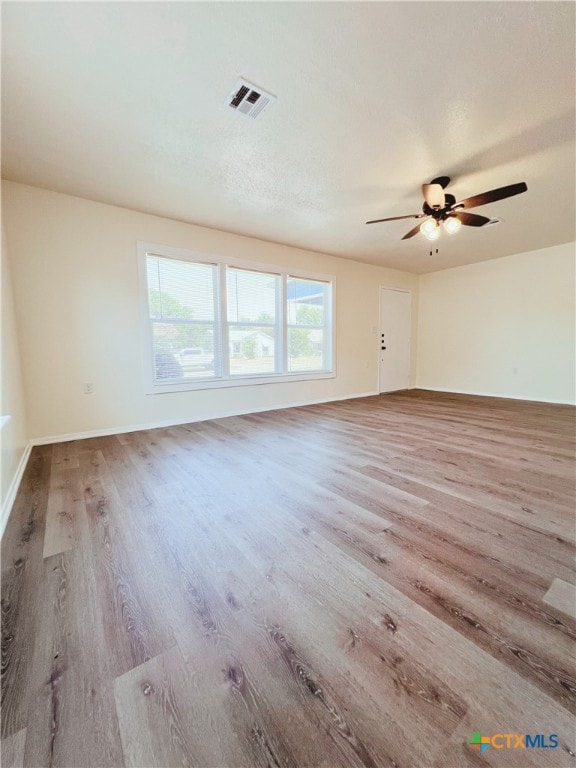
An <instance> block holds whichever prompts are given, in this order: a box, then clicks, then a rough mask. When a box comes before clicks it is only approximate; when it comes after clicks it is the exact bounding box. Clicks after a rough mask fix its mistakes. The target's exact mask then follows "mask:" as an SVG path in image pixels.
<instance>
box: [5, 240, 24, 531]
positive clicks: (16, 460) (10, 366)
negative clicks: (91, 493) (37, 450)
mask: <svg viewBox="0 0 576 768" xmlns="http://www.w3.org/2000/svg"><path fill="white" fill-rule="evenodd" d="M1 337H2V344H1V347H2V360H1V364H2V375H1V377H0V415H1V416H2V417H6V416H9V417H10V418H9V420H7V421H6V422H5V423H4V425H3V427H2V431H1V433H0V440H1V445H2V450H1V453H2V471H1V475H0V502H1V509H2V513H1V515H0V531H3V530H4V525H5V523H6V519H7V512H8V507H9V506H10V504H11V501H12V499H13V496H14V493H15V491H16V480H17V474H18V469H19V468H22V464H21V462H22V459H23V456H24V453H25V450H26V444H27V431H26V413H25V406H24V390H23V387H22V378H21V373H20V355H19V350H18V343H17V334H16V321H15V316H14V300H13V295H12V278H11V274H10V261H9V258H8V252H7V246H6V240H5V237H4V231H2V311H1Z"/></svg>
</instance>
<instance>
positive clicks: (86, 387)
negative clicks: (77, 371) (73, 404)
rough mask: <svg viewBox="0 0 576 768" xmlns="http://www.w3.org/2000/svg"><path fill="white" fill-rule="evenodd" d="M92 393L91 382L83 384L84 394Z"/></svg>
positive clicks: (92, 385) (92, 386)
mask: <svg viewBox="0 0 576 768" xmlns="http://www.w3.org/2000/svg"><path fill="white" fill-rule="evenodd" d="M93 392H94V384H93V383H92V382H91V381H85V382H84V394H85V395H91V394H92V393H93Z"/></svg>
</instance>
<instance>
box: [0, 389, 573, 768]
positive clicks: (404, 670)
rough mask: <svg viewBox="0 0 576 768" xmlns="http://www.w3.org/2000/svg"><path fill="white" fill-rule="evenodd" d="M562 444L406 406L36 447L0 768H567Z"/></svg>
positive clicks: (535, 410)
mask: <svg viewBox="0 0 576 768" xmlns="http://www.w3.org/2000/svg"><path fill="white" fill-rule="evenodd" d="M574 427H575V420H574V409H572V408H570V407H567V406H557V405H545V404H537V403H523V402H518V401H505V400H497V399H491V398H476V397H468V396H458V395H444V394H435V393H430V392H423V391H412V392H407V393H398V394H394V395H387V396H381V397H370V398H364V399H361V400H356V401H346V402H339V403H332V404H328V405H318V406H311V407H306V408H294V409H290V410H282V411H275V412H271V413H264V414H258V415H251V416H244V417H237V418H228V419H221V420H217V421H210V422H204V423H196V424H190V425H187V426H181V427H172V428H169V429H156V430H150V431H145V432H134V433H130V434H123V435H118V436H114V437H105V438H97V439H91V440H78V441H74V442H69V443H62V444H58V445H50V446H43V447H37V448H35V449H34V450H33V452H32V456H31V459H30V462H29V465H28V468H27V470H26V474H25V477H24V480H23V483H22V486H21V489H20V492H19V495H18V498H17V501H16V504H15V507H14V510H13V513H12V516H11V519H10V521H9V524H8V528H7V531H6V534H5V536H4V539H3V542H2V617H3V636H2V685H3V710H2V737H3V742H2V747H3V760H2V765H3V766H6V767H7V766H15V765H18V766H21V765H26V766H67V767H69V768H72V767H76V766H124V765H125V766H138V767H139V768H142V767H144V766H162V767H167V766H200V767H204V766H215V767H221V766H226V767H230V768H231V767H232V766H234V768H236V766H262V767H264V766H270V767H271V768H280V767H281V766H282V767H285V766H286V767H288V766H325V767H328V766H346V767H347V768H348V767H349V766H370V767H372V766H395V767H396V768H408V767H411V766H414V767H418V768H432V767H434V768H441V767H442V766H448V767H449V768H457V766H486V765H489V766H495V768H497V767H498V766H513V767H517V768H526V766H574V765H576V758H575V753H576V739H575V736H574V724H575V721H574V713H575V712H576V674H575V668H574V656H573V652H574V647H575V644H574V640H575V638H576V622H575V621H574V618H573V617H572V616H570V613H571V611H573V610H574V603H573V599H572V598H571V595H573V585H574V584H575V583H576V581H575V571H574V567H575V549H574V533H575V532H574V503H575V497H574ZM553 585H555V586H553ZM474 731H479V732H480V733H481V734H482V735H492V734H495V733H504V734H507V733H517V734H525V733H530V734H537V733H542V734H545V735H548V734H549V733H554V734H558V738H559V746H558V748H557V749H505V750H497V749H494V748H492V747H490V748H488V750H486V752H484V754H482V755H480V752H479V751H478V750H477V749H474V748H473V747H471V746H469V745H468V743H467V742H468V741H470V740H471V739H472V734H473V732H474Z"/></svg>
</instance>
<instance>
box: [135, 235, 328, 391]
mask: <svg viewBox="0 0 576 768" xmlns="http://www.w3.org/2000/svg"><path fill="white" fill-rule="evenodd" d="M139 251H140V257H141V262H142V275H143V292H144V293H145V299H146V301H145V307H146V324H147V328H148V334H147V335H148V340H149V345H148V353H147V354H148V358H149V361H150V362H149V369H150V370H151V377H150V378H151V386H150V391H151V392H173V391H179V390H186V389H198V388H207V387H218V386H220V387H221V386H235V385H240V384H254V383H258V382H273V381H282V380H286V379H289V380H298V379H310V378H324V377H327V376H333V375H334V372H333V371H334V368H333V341H334V340H333V332H332V316H333V306H332V305H333V284H334V280H333V278H331V277H327V276H326V277H325V276H317V275H314V276H310V275H305V274H292V273H291V272H289V271H288V270H283V269H280V268H271V267H266V268H263V267H262V266H260V265H254V264H248V263H241V262H238V261H236V260H231V259H230V260H227V261H226V262H224V261H223V260H220V259H210V260H207V259H206V257H204V256H201V255H200V254H194V253H192V252H189V251H183V250H180V249H173V248H165V247H162V246H151V245H146V244H144V243H141V244H139Z"/></svg>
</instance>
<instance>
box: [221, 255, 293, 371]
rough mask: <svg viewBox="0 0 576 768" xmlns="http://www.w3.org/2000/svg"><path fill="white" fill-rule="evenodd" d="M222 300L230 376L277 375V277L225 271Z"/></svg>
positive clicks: (278, 311) (278, 364)
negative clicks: (224, 288) (225, 302)
mask: <svg viewBox="0 0 576 768" xmlns="http://www.w3.org/2000/svg"><path fill="white" fill-rule="evenodd" d="M226 296H227V317H228V349H229V359H230V375H231V376H249V375H253V376H255V375H262V374H274V373H278V372H280V370H281V367H282V362H281V361H282V357H281V339H282V337H281V330H282V327H281V320H282V310H281V308H279V299H280V275H274V274H268V273H265V272H254V271H251V270H245V269H238V268H230V267H229V268H228V269H227V270H226Z"/></svg>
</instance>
